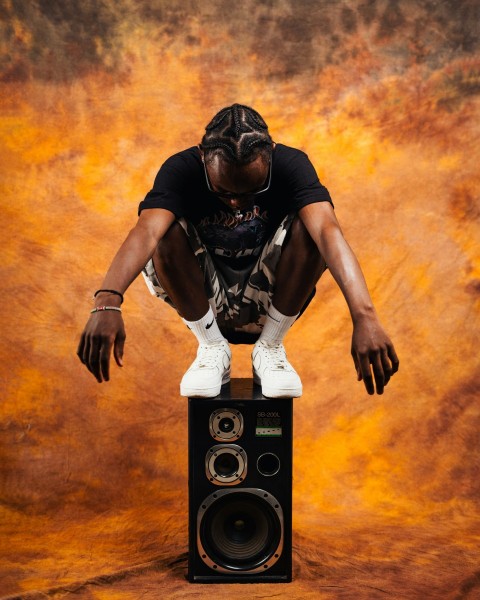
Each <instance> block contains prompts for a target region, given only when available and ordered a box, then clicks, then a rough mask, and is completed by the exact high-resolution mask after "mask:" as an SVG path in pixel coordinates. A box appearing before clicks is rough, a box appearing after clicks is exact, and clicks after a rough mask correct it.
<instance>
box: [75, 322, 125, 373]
mask: <svg viewBox="0 0 480 600" xmlns="http://www.w3.org/2000/svg"><path fill="white" fill-rule="evenodd" d="M125 338H126V335H125V327H124V325H123V319H122V315H121V314H120V312H118V311H116V310H115V311H114V310H112V311H107V310H105V311H100V312H96V313H93V314H92V316H91V317H90V319H89V320H88V322H87V324H86V326H85V329H84V331H83V333H82V337H81V338H80V343H79V344H78V349H77V355H78V357H79V358H80V360H81V361H82V363H83V364H84V365H85V366H86V367H87V369H88V370H89V371H90V372H91V373H92V374H93V375H94V376H95V378H96V380H97V381H98V383H102V381H108V380H109V379H110V353H111V351H112V346H113V356H114V357H115V362H116V363H117V365H118V366H119V367H121V366H123V361H122V357H123V346H124V344H125Z"/></svg>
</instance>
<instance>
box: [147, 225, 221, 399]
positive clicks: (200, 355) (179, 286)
mask: <svg viewBox="0 0 480 600" xmlns="http://www.w3.org/2000/svg"><path fill="white" fill-rule="evenodd" d="M152 261H153V266H154V268H155V274H156V277H157V279H158V282H159V283H160V285H161V287H162V288H163V290H164V291H165V292H166V294H167V296H168V298H169V300H170V302H171V303H172V304H173V305H174V307H175V308H176V310H177V312H178V313H179V315H180V316H181V317H182V319H183V322H184V323H185V324H186V326H187V327H188V329H190V330H191V331H192V333H193V334H194V335H195V337H196V338H197V340H198V343H199V347H198V352H197V358H196V359H195V361H194V362H193V363H192V365H191V366H190V368H189V369H188V371H187V372H186V373H185V375H184V376H183V378H182V381H181V384H180V393H181V394H182V395H183V396H198V397H206V398H209V397H213V396H216V395H218V394H219V393H220V387H221V385H222V384H223V383H227V382H228V381H230V359H231V352H230V348H229V346H228V343H227V341H226V340H225V338H224V337H223V335H222V334H221V332H220V329H219V328H218V325H217V322H216V320H215V315H214V314H213V311H212V309H211V307H210V304H209V302H208V298H207V294H206V291H205V286H204V274H203V272H202V269H201V268H200V264H199V262H198V260H197V258H196V256H195V253H194V250H193V248H192V245H191V244H190V242H189V240H188V238H187V235H186V233H185V231H184V230H183V228H182V226H181V225H180V224H179V223H178V222H175V223H174V224H173V225H172V226H171V227H170V229H169V230H168V231H167V233H166V235H165V236H164V237H163V238H162V240H161V241H160V243H159V244H158V246H157V248H156V250H155V252H154V255H153V257H152Z"/></svg>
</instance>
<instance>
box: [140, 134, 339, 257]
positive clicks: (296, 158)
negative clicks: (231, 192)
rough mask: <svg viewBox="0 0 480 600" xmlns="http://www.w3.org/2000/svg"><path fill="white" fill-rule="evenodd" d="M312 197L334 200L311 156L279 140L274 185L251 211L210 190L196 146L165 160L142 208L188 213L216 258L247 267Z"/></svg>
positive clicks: (274, 165) (257, 201)
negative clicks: (283, 223) (240, 209)
mask: <svg viewBox="0 0 480 600" xmlns="http://www.w3.org/2000/svg"><path fill="white" fill-rule="evenodd" d="M313 202H330V203H331V204H332V206H333V203H332V200H331V198H330V194H329V193H328V190H327V189H326V188H325V187H324V186H323V185H322V184H321V183H320V181H319V180H318V176H317V174H316V172H315V169H314V167H313V165H312V163H311V162H310V160H309V159H308V156H307V155H306V154H305V153H304V152H302V151H300V150H296V149H295V148H290V147H288V146H284V145H283V144H276V146H275V148H274V150H273V154H272V179H271V184H270V188H269V189H268V190H267V191H266V192H264V193H262V194H258V195H257V196H255V201H254V206H253V209H252V210H247V211H243V212H241V213H238V212H236V211H235V210H233V209H232V210H231V209H230V208H229V207H228V206H226V205H225V204H224V203H223V202H222V201H221V200H220V199H219V198H217V196H215V194H213V193H211V192H209V191H208V188H207V184H206V181H205V172H204V168H203V164H202V159H201V157H200V152H199V150H198V148H197V147H196V146H193V147H192V148H188V149H187V150H183V151H182V152H179V153H178V154H174V155H173V156H171V157H170V158H169V159H167V160H166V161H165V163H164V164H163V165H162V167H161V168H160V171H159V172H158V174H157V176H156V178H155V182H154V184H153V188H152V189H151V190H150V192H148V194H147V195H146V197H145V200H143V201H142V202H141V203H140V206H139V209H138V213H139V214H140V212H141V211H142V210H145V209H148V208H165V209H168V210H170V211H171V212H173V213H174V214H175V216H176V217H177V218H180V217H184V218H185V219H186V220H187V221H190V222H191V223H192V224H193V225H194V226H195V228H196V230H197V232H198V234H199V236H200V238H201V240H202V242H203V243H204V244H205V246H206V247H207V248H208V249H209V251H210V252H211V254H212V255H213V257H214V258H215V259H220V260H226V261H228V262H232V261H233V262H234V263H237V264H238V265H239V266H240V264H242V266H243V265H244V264H245V262H246V261H247V262H250V261H253V260H255V258H256V257H257V256H258V254H260V251H261V249H262V247H263V246H264V244H265V242H266V241H267V240H268V238H269V237H270V235H271V234H272V233H273V231H275V229H276V228H277V227H278V225H279V224H280V222H281V221H282V219H283V218H284V217H285V216H286V215H287V214H288V213H291V212H298V211H299V210H300V209H301V208H302V207H303V206H306V205H307V204H311V203H313Z"/></svg>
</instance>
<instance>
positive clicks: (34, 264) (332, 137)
mask: <svg viewBox="0 0 480 600" xmlns="http://www.w3.org/2000/svg"><path fill="white" fill-rule="evenodd" d="M0 32H1V37H0V54H1V60H0V81H1V84H0V85H1V92H0V106H1V114H0V136H1V146H0V152H1V160H0V163H1V170H2V177H1V186H2V191H1V211H2V236H1V241H0V244H1V255H2V261H1V267H0V269H1V286H2V302H1V307H0V327H1V333H2V345H1V352H2V356H1V361H0V378H1V379H0V385H1V402H0V453H1V454H0V598H25V599H27V598H29V599H33V598H55V599H56V598H81V599H82V600H83V599H85V600H86V599H95V600H137V599H138V598H142V599H144V600H150V599H152V600H153V599H157V598H179V599H180V598H182V599H183V598H190V597H192V598H193V597H195V598H203V597H205V598H207V597H210V596H211V594H212V591H211V588H210V587H209V586H206V587H202V586H198V585H191V584H188V583H187V582H186V581H185V579H184V575H185V570H186V550H187V512H186V507H187V422H186V421H187V420H186V417H187V402H186V400H185V399H184V398H181V397H180V396H179V393H178V392H179V390H178V384H179V381H180V378H181V376H182V374H183V372H184V371H185V369H186V368H187V367H188V365H189V364H190V361H191V359H192V357H193V355H194V352H195V341H194V339H193V336H190V335H189V333H188V332H187V331H186V329H185V327H184V325H183V324H182V323H181V322H180V320H179V319H178V317H177V316H176V314H175V313H174V312H173V311H172V309H170V308H169V307H168V306H166V305H163V304H162V303H160V302H159V301H157V300H156V299H154V298H152V297H151V296H150V295H149V294H148V292H147V290H146V288H145V285H144V284H143V282H142V281H141V280H137V281H135V282H134V284H133V285H132V286H131V288H130V289H129V290H128V292H127V294H126V301H125V303H124V305H123V308H124V316H125V321H126V327H127V343H126V352H125V357H124V363H125V364H124V367H123V368H122V369H117V368H116V367H114V366H112V374H111V379H112V380H111V382H109V383H107V384H102V385H99V384H98V383H96V381H95V380H94V378H93V377H92V376H91V374H90V373H88V372H87V371H86V369H85V368H84V367H83V366H82V365H81V364H80V362H79V361H78V358H77V357H76V355H75V350H76V345H77V343H78V339H79V335H80V332H81V330H82V328H83V326H84V324H85V322H86V320H87V318H88V313H89V310H90V308H91V301H90V299H91V295H92V292H93V291H94V290H95V289H97V288H98V287H99V285H100V283H101V280H102V276H103V274H104V272H105V271H106V269H107V267H108V265H109V262H110V260H111V258H112V257H113V254H114V253H115V251H116V249H117V248H118V246H119V245H120V243H121V241H122V240H123V238H124V237H125V235H126V234H127V232H128V230H129V228H130V227H132V226H133V224H134V222H135V219H136V211H137V206H138V202H139V201H140V200H141V199H142V198H143V196H144V195H145V193H146V192H147V191H148V190H149V189H150V187H151V184H152V182H153V178H154V176H155V174H156V172H157V170H158V168H159V166H160V164H161V163H162V162H163V161H164V160H165V159H166V158H167V157H168V156H169V155H171V154H172V153H173V152H175V151H177V150H180V149H183V148H186V147H188V146H191V145H194V144H196V143H198V142H199V140H200V138H201V135H202V133H203V128H204V126H205V124H206V123H207V122H208V121H209V119H210V118H211V117H212V115H213V114H214V113H215V112H217V110H219V109H220V108H222V107H223V106H227V105H228V104H231V103H233V102H241V103H244V104H249V105H251V106H253V107H254V108H256V109H257V110H258V111H259V112H260V113H261V114H262V115H263V116H264V118H265V120H266V121H267V123H268V124H269V126H270V130H271V133H272V136H273V138H274V139H275V140H276V141H280V142H283V143H285V144H289V145H292V146H296V147H298V148H301V149H303V150H305V151H306V152H307V153H308V155H309V157H310V159H311V160H312V162H313V163H314V165H315V166H316V168H317V170H318V173H319V176H320V179H321V181H322V183H324V185H326V186H327V187H328V189H329V190H330V192H331V194H332V197H333V199H334V202H335V207H336V213H337V215H338V218H339V220H340V222H341V224H342V225H343V229H344V232H345V234H346V237H347V239H348V240H349V242H350V244H351V245H352V247H353V248H354V250H355V252H356V254H357V256H358V257H359V260H360V262H361V264H362V267H363V269H364V272H365V275H366V278H367V281H368V284H369V287H370V290H371V293H372V296H373V300H374V302H375V304H376V307H377V309H378V312H379V313H380V316H381V319H382V321H383V323H384V324H385V325H386V328H387V330H388V332H389V334H390V335H391V337H392V340H393V341H394V343H395V346H396V349H397V351H398V354H399V356H400V359H401V361H402V365H401V369H400V371H399V373H398V374H397V375H396V376H395V377H394V378H393V379H392V381H391V382H390V384H389V385H388V387H387V389H386V392H385V394H384V395H383V396H368V395H367V394H366V392H365V390H364V388H363V385H362V384H361V383H357V382H356V376H355V371H354V367H353V363H352V361H351V357H350V356H349V349H350V348H349V346H350V335H351V324H350V320H349V315H348V310H347V307H346V305H345V302H344V300H343V297H342V295H341V293H340V291H339V290H338V288H337V287H336V285H335V283H334V282H333V280H332V278H331V276H330V275H329V274H328V273H327V274H326V275H325V276H324V277H323V278H322V280H321V281H320V284H319V286H318V291H317V295H316V298H315V299H314V301H313V303H312V304H311V306H310V307H309V309H308V310H307V312H306V313H305V314H304V316H303V317H302V318H301V320H299V321H298V322H297V323H296V324H295V325H294V327H293V328H292V331H291V332H290V333H289V335H288V337H287V340H286V345H287V350H288V352H289V357H290V358H291V360H292V362H293V364H294V365H295V366H296V368H297V369H298V371H299V373H300V375H301V376H302V379H303V383H304V395H303V397H302V398H300V399H298V400H295V425H294V430H295V441H294V485H293V490H294V491H293V494H294V516H293V527H294V582H293V583H292V584H289V585H288V586H278V585H277V586H274V585H261V584H256V585H252V586H248V587H247V588H246V589H245V587H243V588H242V587H241V586H240V585H236V584H235V585H232V586H225V585H220V586H215V588H214V590H213V591H214V593H215V594H218V595H219V597H222V596H226V595H227V594H229V595H238V596H243V597H248V598H264V597H270V596H272V597H273V596H274V597H277V598H292V599H300V598H301V599H304V598H305V599H307V598H308V599H312V600H313V599H328V600H336V599H341V600H344V599H346V600H371V599H373V600H376V599H377V598H382V599H383V598H392V599H395V600H397V599H401V600H403V599H408V600H426V599H432V600H460V599H462V600H463V599H468V600H474V599H475V600H478V599H479V598H480V524H479V523H480V518H479V517H480V514H479V504H480V437H479V429H480V361H479V350H478V346H479V339H480V325H479V312H480V310H479V309H480V253H479V242H480V224H479V220H480V204H479V191H480V181H479V179H480V174H479V164H480V145H479V139H480V138H479V134H480V120H479V110H478V109H479V105H480V75H479V70H480V69H479V67H480V53H479V46H480V3H479V2H478V0H457V1H455V0H449V1H434V0H430V1H428V0H418V1H412V0H405V1H399V0H364V1H361V0H352V1H346V0H345V1H328V0H317V1H312V0H308V1H307V0H298V1H294V0H282V1H279V2H276V1H273V0H270V1H268V0H264V1H254V0H246V1H245V2H230V1H226V0H212V1H206V2H199V1H196V0H186V1H180V0H170V1H168V2H167V1H163V0H148V1H147V0H115V1H113V0H98V1H89V2H80V1H78V2H77V1H73V0H70V1H69V0H66V1H63V2H61V1H59V0H48V1H47V0H37V1H34V0H32V1H28V2H23V1H20V0H0ZM233 352H234V356H233V361H234V362H233V367H234V371H233V376H236V377H249V376H250V362H249V354H250V349H249V348H248V347H245V346H241V347H236V348H234V350H233Z"/></svg>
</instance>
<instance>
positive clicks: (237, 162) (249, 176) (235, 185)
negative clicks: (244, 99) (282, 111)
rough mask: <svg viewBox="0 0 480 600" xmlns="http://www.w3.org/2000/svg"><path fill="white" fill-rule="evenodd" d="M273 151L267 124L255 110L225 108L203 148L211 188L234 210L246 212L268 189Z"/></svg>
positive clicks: (236, 106) (208, 131) (209, 129)
mask: <svg viewBox="0 0 480 600" xmlns="http://www.w3.org/2000/svg"><path fill="white" fill-rule="evenodd" d="M272 149H273V142H272V138H271V137H270V134H269V133H268V127H267V124H266V123H265V121H264V120H263V119H262V117H261V116H260V115H259V114H258V113H257V112H256V111H255V110H253V108H249V107H248V106H243V105H242V104H233V105H232V106H228V107H226V108H223V109H222V110H221V111H220V112H218V113H217V114H216V115H215V116H214V117H213V119H212V120H211V121H210V123H209V124H208V125H207V127H206V130H205V135H204V136H203V138H202V142H201V145H200V150H201V153H202V158H203V161H204V165H205V174H206V179H207V185H208V186H209V188H210V189H211V190H212V191H214V193H216V194H217V195H218V196H219V197H220V199H221V200H222V201H223V202H224V203H225V204H227V205H229V206H230V207H231V208H234V209H242V208H245V207H246V206H248V205H250V204H251V203H252V199H253V198H254V196H255V194H257V193H258V192H260V193H261V192H262V191H263V190H264V189H266V188H268V185H269V183H270V176H271V157H272Z"/></svg>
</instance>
